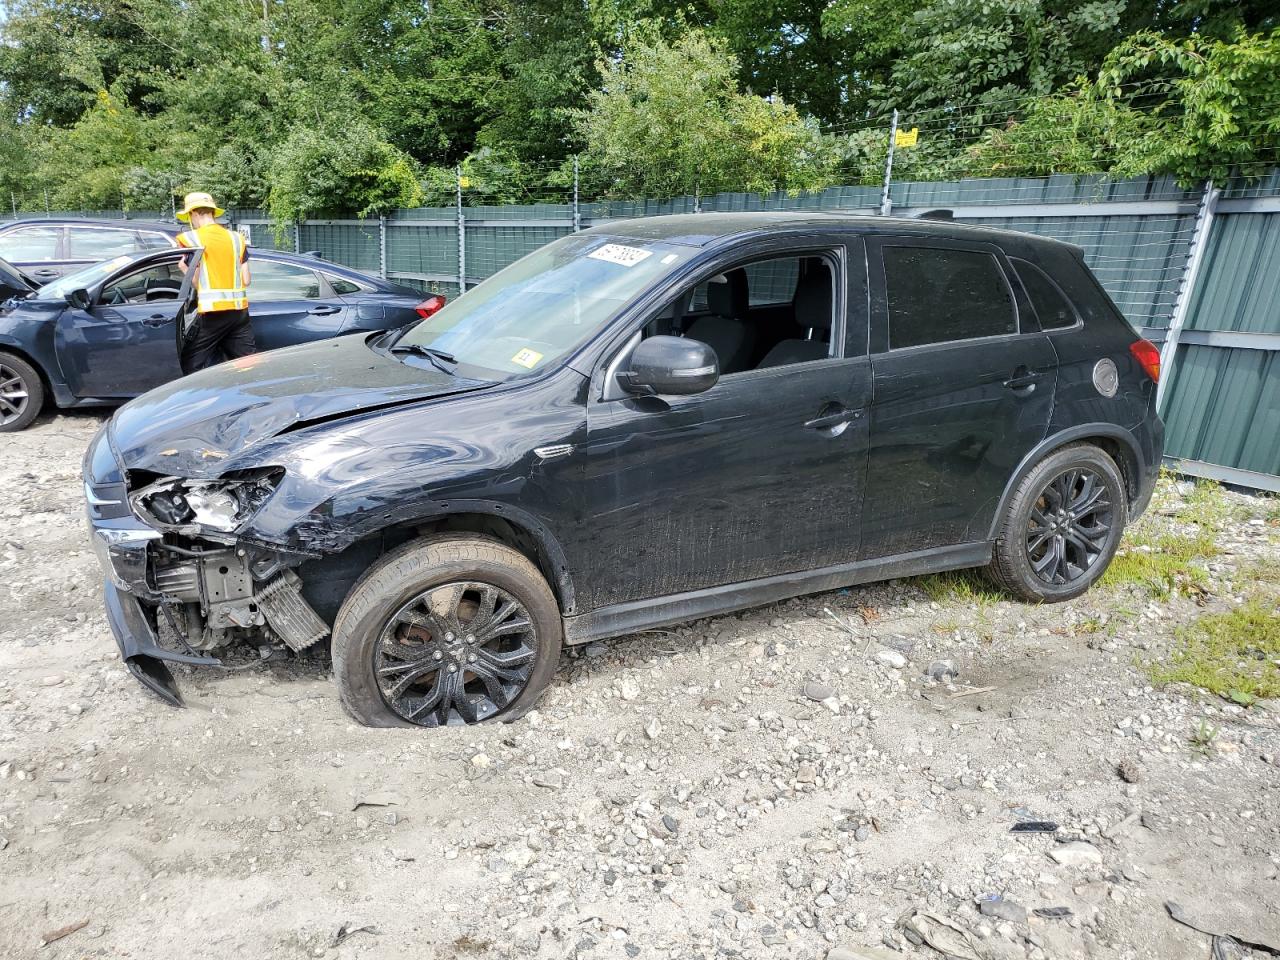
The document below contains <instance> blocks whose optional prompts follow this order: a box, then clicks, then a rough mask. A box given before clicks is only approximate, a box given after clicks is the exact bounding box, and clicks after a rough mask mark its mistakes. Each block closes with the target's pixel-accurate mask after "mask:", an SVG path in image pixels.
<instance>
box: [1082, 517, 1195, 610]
mask: <svg viewBox="0 0 1280 960" xmlns="http://www.w3.org/2000/svg"><path fill="white" fill-rule="evenodd" d="M1217 553H1218V547H1217V544H1215V543H1214V538H1213V535H1212V534H1211V533H1209V532H1207V531H1202V532H1200V533H1199V534H1196V535H1195V536H1191V537H1187V536H1182V535H1180V534H1175V533H1161V534H1150V533H1145V532H1141V531H1140V532H1137V533H1135V534H1134V535H1133V536H1132V537H1131V538H1130V540H1129V542H1128V543H1127V544H1126V545H1125V546H1124V547H1122V548H1121V552H1119V553H1117V554H1116V555H1115V557H1114V558H1113V559H1112V561H1111V565H1110V566H1109V567H1107V572H1106V573H1105V574H1103V576H1102V583H1103V584H1105V585H1107V586H1113V587H1115V586H1124V585H1128V584H1132V585H1136V586H1140V587H1142V588H1143V589H1145V590H1146V591H1147V592H1148V593H1150V594H1152V595H1153V596H1156V597H1159V598H1160V599H1162V600H1166V599H1168V598H1169V597H1170V596H1172V595H1173V594H1175V593H1184V594H1198V593H1205V592H1207V591H1208V589H1209V572H1208V570H1206V569H1205V568H1204V566H1203V565H1202V564H1201V563H1197V562H1196V561H1203V560H1206V559H1208V558H1210V557H1214V556H1216V555H1217Z"/></svg>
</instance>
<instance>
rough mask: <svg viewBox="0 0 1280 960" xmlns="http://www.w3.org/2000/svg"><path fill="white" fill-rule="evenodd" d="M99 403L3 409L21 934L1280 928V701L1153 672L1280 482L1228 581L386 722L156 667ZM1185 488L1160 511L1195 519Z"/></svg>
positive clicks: (384, 936)
mask: <svg viewBox="0 0 1280 960" xmlns="http://www.w3.org/2000/svg"><path fill="white" fill-rule="evenodd" d="M100 422H101V420H100V418H99V417H98V416H95V415H92V414H76V415H72V416H59V417H56V418H52V419H50V418H45V419H43V420H42V421H41V422H40V423H39V424H37V425H36V426H35V427H34V428H33V429H31V430H28V431H26V432H23V433H19V434H8V435H4V436H3V437H0V452H2V455H0V490H2V491H3V498H2V499H0V956H3V957H40V958H68V960H70V958H82V957H129V958H166V960H167V958H173V957H199V958H214V960H217V958H237V960H239V958H255V960H256V958H277V957H278V958H293V957H344V958H345V957H368V958H400V957H405V958H408V957H412V958H415V960H432V958H445V957H468V958H469V957H476V958H488V957H494V958H501V957H538V958H543V957H546V958H551V957H573V958H597V957H598V958H612V957H620V958H621V957H626V958H631V957H640V958H673V960H675V958H681V960H683V958H708V960H710V958H720V957H724V958H775V957H777V958H823V957H827V956H831V957H832V958H841V960H849V958H858V960H861V958H878V957H881V956H882V955H883V956H897V955H899V954H897V953H896V952H895V951H902V954H904V955H905V956H907V957H929V958H936V957H939V956H941V955H942V954H941V953H939V952H938V951H936V950H935V949H934V948H933V947H931V946H929V944H930V943H932V944H934V945H935V946H939V947H941V948H942V951H944V952H949V953H950V954H951V955H953V956H958V957H967V958H982V960H1005V958H1023V957H1026V958H1032V960H1043V958H1055V960H1056V958H1072V957H1087V958H1107V960H1128V958H1148V957H1150V958H1160V960H1181V958H1195V960H1203V958H1208V957H1209V956H1210V941H1209V937H1208V936H1206V935H1204V934H1202V933H1199V932H1196V931H1194V930H1192V929H1190V928H1189V927H1187V926H1184V925H1181V924H1179V923H1177V922H1175V921H1174V920H1172V919H1171V918H1170V916H1169V914H1168V912H1167V910H1166V906H1165V903H1166V901H1170V900H1172V901H1176V902H1177V903H1178V904H1180V905H1181V906H1182V907H1183V908H1185V911H1186V914H1187V915H1188V916H1189V917H1190V918H1192V919H1193V920H1194V921H1195V922H1196V923H1197V924H1198V925H1200V926H1202V927H1205V928H1208V929H1212V930H1217V931H1220V932H1222V933H1228V934H1234V935H1236V936H1237V937H1242V938H1244V939H1248V940H1254V941H1269V942H1270V943H1273V944H1280V881H1278V880H1277V866H1278V864H1280V842H1278V841H1280V766H1277V756H1280V711H1278V710H1277V704H1276V703H1274V702H1272V701H1268V702H1263V703H1259V704H1255V705H1253V706H1251V707H1250V708H1248V709H1245V708H1243V707H1240V706H1236V705H1233V704H1230V703H1228V702H1226V701H1224V700H1221V699H1218V698H1215V697H1212V696H1208V695H1196V694H1195V692H1194V691H1192V690H1191V689H1190V688H1188V687H1185V686H1177V685H1175V686H1172V687H1168V688H1165V689H1157V688H1153V687H1152V686H1151V684H1150V682H1149V681H1148V679H1147V677H1146V674H1145V673H1144V670H1145V669H1146V664H1148V663H1150V662H1152V661H1158V660H1160V659H1162V658H1164V657H1166V656H1167V652H1168V650H1169V647H1170V644H1171V643H1173V642H1174V635H1175V630H1176V629H1177V628H1178V627H1179V625H1183V624H1187V623H1190V622H1191V621H1192V620H1194V619H1195V618H1196V617H1199V616H1201V615H1203V614H1204V613H1205V612H1207V611H1214V610H1227V609H1230V608H1231V607H1233V605H1235V604H1237V603H1238V602H1239V600H1240V598H1241V597H1243V596H1244V595H1246V594H1248V593H1250V592H1252V591H1256V590H1258V589H1262V587H1260V586H1259V584H1258V581H1259V580H1260V579H1265V577H1266V576H1267V575H1268V574H1267V571H1272V572H1274V571H1275V569H1276V567H1277V566H1280V513H1277V511H1276V510H1275V501H1274V500H1266V499H1264V498H1259V497H1247V496H1244V495H1241V494H1237V493H1230V494H1224V495H1222V497H1221V498H1220V501H1218V502H1219V504H1220V505H1225V507H1224V509H1223V512H1225V513H1226V514H1228V516H1226V517H1225V519H1221V520H1220V526H1219V527H1217V528H1216V530H1215V533H1214V538H1215V540H1216V543H1217V546H1218V549H1219V552H1218V554H1217V555H1216V556H1215V557H1213V558H1212V560H1211V561H1208V562H1207V563H1206V564H1205V565H1204V567H1203V572H1204V573H1206V574H1207V580H1206V581H1205V584H1202V585H1201V586H1197V587H1195V588H1194V589H1192V588H1187V589H1181V588H1176V589H1171V590H1170V589H1152V588H1151V587H1150V586H1149V585H1146V584H1143V583H1141V582H1120V583H1113V584H1111V585H1108V586H1104V587H1099V588H1098V589H1095V590H1094V591H1093V592H1091V593H1090V594H1089V595H1087V596H1085V597H1083V598H1081V599H1079V600H1077V601H1074V602H1071V603H1068V604H1065V605H1060V606H1046V607H1035V606H1028V605H1024V604H1020V603H1016V602H1010V601H1008V600H1004V599H1001V598H999V597H991V596H989V595H987V594H986V593H984V592H983V591H981V589H978V588H975V587H973V585H972V582H971V581H969V580H964V579H962V580H956V581H948V580H946V579H941V580H940V579H938V578H934V579H932V580H903V581H894V582H890V583H886V584H878V585H875V586H871V587H867V588H865V589H855V590H848V591H839V592H836V593H830V594H824V595H820V596H814V597H808V598H803V599H800V600H796V601H791V602H788V603H783V604H778V605H774V606H771V607H766V608H761V609H757V610H753V611H749V612H747V613H744V614H741V615H735V616H727V617H721V618H718V619H714V620H707V621H701V622H698V623H694V624H690V625H688V626H685V627H682V628H678V629H672V630H662V631H651V632H648V633H645V634H643V635H639V636H636V637H631V638H624V639H620V640H618V641H615V642H610V643H607V644H592V645H590V646H589V647H587V648H585V649H580V650H576V651H573V652H571V653H566V654H565V656H564V659H563V662H562V665H561V670H560V672H559V675H558V677H557V680H556V682H555V684H554V685H553V687H552V688H551V690H550V691H549V693H548V695H547V696H546V697H545V698H544V700H543V701H542V703H541V704H540V709H539V710H538V711H536V712H535V713H534V714H531V715H530V716H528V717H527V718H525V719H524V720H521V721H519V722H517V723H515V724H512V725H489V726H483V727H479V728H470V729H467V728H464V729H448V730H444V731H431V732H425V731H424V732H420V733H415V732H406V731H396V730H369V729H364V728H361V727H358V726H356V725H354V724H353V723H352V722H351V721H350V720H349V719H348V718H347V717H346V716H345V715H344V714H343V712H342V710H341V709H340V707H339V705H338V701H337V698H336V696H335V695H334V691H333V688H332V685H331V681H330V679H329V677H328V674H327V666H326V663H325V661H324V659H323V658H322V657H318V656H317V657H315V658H312V659H309V660H304V661H300V662H297V663H293V664H285V665H282V666H256V667H254V668H252V669H247V670H244V671H240V672H235V673H226V672H221V671H213V670H204V671H200V672H194V671H190V670H185V671H180V672H179V674H178V679H179V683H180V684H181V686H182V687H183V689H184V691H185V693H186V695H187V699H188V703H189V706H188V708H187V709H185V710H178V709H174V708H171V707H168V706H166V705H164V704H163V703H161V702H159V701H158V700H156V699H155V698H153V697H152V696H150V695H149V694H148V693H147V692H146V691H145V690H144V689H143V688H142V687H141V686H139V685H138V684H137V683H136V682H135V681H134V680H133V679H132V678H131V677H130V676H129V675H128V674H127V672H126V671H125V669H124V667H123V666H122V664H121V662H120V660H119V658H118V655H117V652H116V648H115V645H114V642H113V641H112V638H111V634H110V631H109V629H108V627H107V624H106V620H105V619H104V616H103V612H102V608H101V600H100V595H99V582H100V581H99V573H98V569H97V566H96V563H95V560H94V557H93V555H92V553H91V551H90V549H89V546H88V543H87V541H86V536H85V523H84V519H83V514H82V510H83V506H82V491H81V485H80V480H79V475H80V474H79V470H80V457H81V454H82V452H83V450H84V447H85V445H86V443H87V442H88V440H89V438H90V436H91V435H92V433H93V432H94V430H95V429H96V428H97V426H98V424H99V423H100ZM1188 489H1189V485H1187V484H1177V483H1174V482H1172V481H1170V482H1166V483H1164V484H1163V485H1162V489H1161V491H1160V494H1159V498H1158V501H1157V504H1156V506H1155V507H1154V508H1153V510H1152V512H1151V514H1150V515H1149V516H1148V517H1147V518H1145V519H1144V520H1143V521H1142V526H1141V527H1140V528H1139V529H1140V530H1143V529H1145V530H1148V531H1154V532H1169V533H1171V534H1176V533H1177V532H1178V531H1179V530H1185V529H1191V528H1195V527H1196V522H1195V520H1194V518H1192V517H1191V516H1190V514H1189V512H1188V511H1189V508H1188V507H1187V505H1186V503H1187V502H1186V500H1185V497H1186V495H1187V491H1188ZM1142 549H1149V548H1142ZM1156 549H1158V548H1156ZM1264 595H1265V596H1267V597H1270V602H1273V603H1274V600H1275V594H1274V593H1270V594H1264ZM828 611H830V612H829V613H828ZM951 668H953V669H954V671H955V676H951V675H950V669H951ZM930 672H931V673H932V674H933V675H934V676H933V678H931V677H930V676H928V675H927V674H928V673H930ZM1131 781H1132V782H1131ZM1034 820H1051V821H1054V822H1056V823H1057V824H1058V830H1057V832H1056V833H1053V834H1046V833H1017V832H1011V827H1013V826H1014V825H1015V824H1017V823H1020V822H1025V821H1034ZM1059 860H1061V861H1063V862H1059ZM997 895H999V896H1002V897H1003V899H1002V900H994V901H992V900H988V902H987V903H986V905H985V908H980V906H979V904H980V902H981V901H982V900H983V899H984V898H991V897H993V896H997ZM1046 908H1068V910H1069V913H1068V914H1067V915H1065V916H1056V917H1055V916H1052V913H1054V912H1055V911H1052V910H1050V911H1049V914H1050V915H1041V914H1037V913H1036V912H1035V911H1036V910H1037V909H1040V910H1042V911H1043V910H1045V909H1046ZM1056 912H1058V913H1061V911H1056ZM69 927H74V928H76V929H74V930H73V931H72V932H70V933H66V934H65V935H63V936H61V937H60V938H58V939H56V940H54V941H53V942H51V943H49V944H48V945H44V946H42V941H43V940H44V939H49V938H51V937H53V936H54V935H56V934H59V933H62V932H63V931H64V930H66V929H67V928H69ZM922 941H923V942H922ZM877 951H882V952H883V954H882V953H881V952H877ZM1247 955H1248V954H1247V953H1240V954H1227V956H1247ZM1258 956H1262V954H1261V953H1259V954H1258Z"/></svg>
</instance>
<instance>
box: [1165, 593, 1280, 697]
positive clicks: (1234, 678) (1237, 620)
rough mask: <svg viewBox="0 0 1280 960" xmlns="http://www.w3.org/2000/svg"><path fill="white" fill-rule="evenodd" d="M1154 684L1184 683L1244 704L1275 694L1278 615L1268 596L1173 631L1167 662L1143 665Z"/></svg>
mask: <svg viewBox="0 0 1280 960" xmlns="http://www.w3.org/2000/svg"><path fill="white" fill-rule="evenodd" d="M1148 672H1149V673H1150V676H1151V679H1152V681H1153V682H1155V683H1159V684H1165V683H1189V684H1191V685H1193V686H1196V687H1199V688H1201V689H1202V690H1207V691H1208V692H1210V693H1213V694H1216V695H1217V696H1220V697H1223V698H1225V699H1228V700H1232V701H1234V702H1235V703H1239V704H1242V705H1244V706H1248V705H1250V704H1252V703H1254V702H1255V701H1256V700H1269V699H1275V698H1280V613H1278V612H1277V611H1276V605H1275V602H1274V598H1271V600H1270V601H1267V600H1265V599H1255V600H1251V601H1250V602H1248V603H1246V604H1243V605H1242V606H1239V607H1237V608H1236V609H1234V610H1231V611H1229V612H1226V613H1211V614H1206V615H1205V616H1202V617H1201V618H1200V619H1199V620H1197V621H1196V622H1195V623H1193V624H1191V625H1190V626H1188V627H1184V628H1182V629H1180V630H1179V631H1178V634H1177V645H1176V647H1175V648H1174V650H1173V653H1172V654H1171V655H1170V658H1169V661H1168V662H1167V663H1154V664H1151V665H1149V668H1148Z"/></svg>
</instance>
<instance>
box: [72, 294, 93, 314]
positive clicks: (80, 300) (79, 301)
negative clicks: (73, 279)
mask: <svg viewBox="0 0 1280 960" xmlns="http://www.w3.org/2000/svg"><path fill="white" fill-rule="evenodd" d="M67 303H69V304H71V305H72V306H73V307H75V308H76V309H77V310H88V309H89V308H90V307H92V306H93V301H92V300H90V299H89V291H88V290H70V291H68V292H67Z"/></svg>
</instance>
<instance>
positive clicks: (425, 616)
mask: <svg viewBox="0 0 1280 960" xmlns="http://www.w3.org/2000/svg"><path fill="white" fill-rule="evenodd" d="M537 651H538V640H537V634H536V628H535V627H534V624H533V620H532V618H531V617H530V616H529V612H528V611H527V610H526V609H525V607H524V605H523V604H521V603H520V601H519V600H517V599H516V598H515V597H514V596H512V595H511V594H510V593H508V592H507V591H506V590H503V589H501V588H499V587H496V586H494V585H493V584H490V583H481V582H477V581H455V582H452V583H446V584H442V585H440V586H434V587H432V588H431V589H429V590H427V591H424V592H423V593H420V594H419V595H418V596H416V597H414V598H413V599H412V600H410V601H409V602H408V603H406V604H405V605H404V606H402V607H401V608H400V609H399V610H397V611H396V613H395V614H394V615H393V616H392V617H391V618H390V620H389V621H388V622H387V625H386V626H385V627H384V628H383V630H382V634H381V636H380V637H379V638H378V642H377V644H376V646H375V647H374V671H375V674H376V676H377V679H378V689H379V691H380V692H381V694H382V697H383V699H384V700H385V701H386V703H387V706H389V707H390V708H391V709H392V710H394V711H395V712H396V713H397V714H398V715H399V716H400V717H402V718H404V719H405V720H407V721H409V722H410V723H413V724H417V725H419V726H426V727H438V726H445V725H447V724H464V723H480V722H481V721H483V720H488V719H489V718H490V717H493V716H495V715H497V714H498V713H500V712H501V711H503V710H504V709H506V708H507V707H508V706H510V704H511V703H512V702H513V701H514V700H515V699H516V698H517V697H518V696H519V695H520V693H521V692H522V691H523V690H524V688H525V687H526V686H527V685H528V683H529V678H530V675H531V674H532V672H533V666H534V661H535V659H536V658H537Z"/></svg>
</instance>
